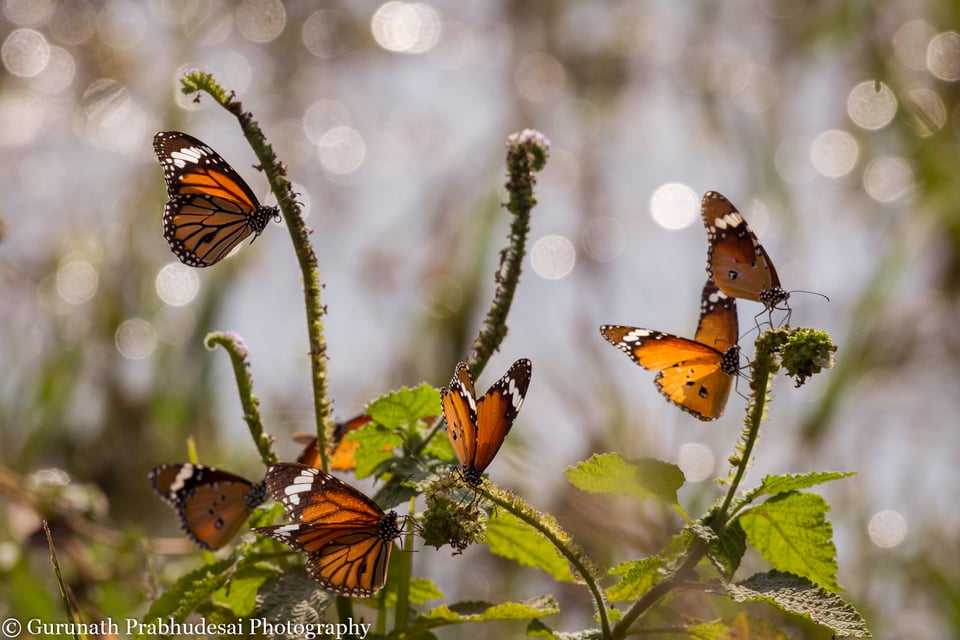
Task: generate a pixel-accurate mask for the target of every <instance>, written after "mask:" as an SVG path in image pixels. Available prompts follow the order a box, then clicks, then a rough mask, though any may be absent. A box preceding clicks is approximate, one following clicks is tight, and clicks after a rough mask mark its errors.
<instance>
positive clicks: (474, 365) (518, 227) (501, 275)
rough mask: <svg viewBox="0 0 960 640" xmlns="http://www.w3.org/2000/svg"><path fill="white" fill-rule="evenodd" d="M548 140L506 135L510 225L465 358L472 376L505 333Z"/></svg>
mask: <svg viewBox="0 0 960 640" xmlns="http://www.w3.org/2000/svg"><path fill="white" fill-rule="evenodd" d="M549 151H550V141H549V140H548V139H547V138H546V137H545V136H544V135H543V134H542V133H540V132H538V131H534V130H532V129H524V130H523V131H521V132H519V133H514V134H513V135H511V136H510V137H508V138H507V171H508V172H509V178H508V179H507V183H506V187H507V192H508V193H509V194H510V200H509V201H508V202H507V204H506V208H507V211H509V212H510V213H511V214H513V222H512V223H511V225H510V236H509V239H510V243H509V245H507V246H506V247H505V248H504V249H502V250H501V251H500V265H499V267H498V268H497V272H496V274H495V280H496V283H497V288H496V291H495V292H494V294H493V301H492V303H491V304H490V310H489V311H487V316H486V318H484V321H483V325H482V326H481V327H480V333H479V335H477V339H476V340H474V342H473V354H472V355H471V356H470V359H469V360H468V361H467V365H468V366H469V367H470V371H471V373H473V375H474V377H475V378H478V377H480V373H481V372H482V371H483V368H484V367H485V366H486V365H487V361H488V360H489V359H490V356H492V355H493V354H494V353H495V352H496V351H497V349H499V348H500V344H501V343H502V342H503V339H504V338H505V337H506V335H507V315H508V314H509V313H510V306H511V305H512V304H513V296H514V293H515V292H516V289H517V284H518V283H519V282H520V266H521V264H522V263H523V256H524V254H525V253H526V244H527V234H528V233H529V232H530V212H531V211H532V210H533V207H534V206H535V205H536V204H537V199H536V197H535V196H534V193H533V187H534V185H535V184H536V183H537V178H536V176H535V175H534V173H536V172H537V171H541V170H542V169H543V167H544V166H545V165H546V161H547V155H548V153H549Z"/></svg>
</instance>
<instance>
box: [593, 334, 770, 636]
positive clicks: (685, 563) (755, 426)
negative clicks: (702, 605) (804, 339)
mask: <svg viewBox="0 0 960 640" xmlns="http://www.w3.org/2000/svg"><path fill="white" fill-rule="evenodd" d="M774 345H775V342H774V340H772V339H766V338H765V336H764V335H761V336H760V337H758V338H757V342H756V352H755V358H754V361H753V363H751V366H750V373H751V383H750V387H751V397H750V404H749V405H748V408H747V415H746V418H745V419H744V429H743V431H742V433H741V440H740V442H739V443H738V445H737V454H736V455H737V456H738V459H737V466H736V472H735V474H734V477H733V480H732V481H731V482H730V486H729V487H728V488H727V495H726V496H725V497H724V500H723V503H722V504H721V506H720V508H719V509H718V510H717V511H716V513H715V514H714V516H713V518H712V522H711V523H710V526H711V528H712V529H713V530H714V531H716V532H717V533H720V532H722V531H723V530H724V529H725V528H726V526H727V524H729V515H728V513H727V511H728V509H729V508H730V505H731V504H732V503H733V499H734V497H735V496H736V494H737V489H738V488H739V487H740V482H741V481H742V480H743V476H744V474H745V473H746V472H747V467H748V466H749V465H750V456H751V455H752V454H753V447H754V445H755V444H756V442H757V438H758V436H759V435H760V423H761V421H762V420H763V410H764V408H765V406H766V401H767V389H768V385H769V383H770V374H771V373H772V372H773V371H774V370H775V368H774V363H773V349H774ZM708 551H709V545H708V544H707V543H706V542H704V541H703V540H701V539H699V538H697V539H696V541H695V542H694V543H693V544H692V545H691V546H690V548H689V549H687V551H686V554H685V556H684V557H683V560H682V561H681V563H680V567H679V568H678V569H677V570H676V571H674V572H673V573H671V574H670V575H669V576H667V577H666V578H664V579H663V580H661V581H660V582H658V583H657V584H656V585H654V586H653V587H652V588H651V589H650V590H649V591H647V592H646V593H645V594H643V596H641V597H640V599H639V600H637V601H636V602H635V603H633V606H631V607H630V609H628V610H627V612H626V613H624V614H623V617H622V618H620V620H619V621H618V622H617V625H616V626H615V627H614V629H613V636H612V637H613V638H617V639H619V638H623V637H625V636H626V635H627V633H628V632H629V629H630V625H632V624H633V623H634V622H635V621H636V620H637V618H639V617H640V616H641V615H643V614H644V613H645V612H647V611H648V610H649V609H651V608H652V607H653V606H654V605H656V604H657V603H658V602H659V601H660V600H661V599H662V598H663V597H664V596H666V595H667V594H668V593H670V591H672V590H673V589H675V588H677V587H678V586H679V585H680V584H681V583H683V582H684V581H685V580H686V579H687V577H688V576H689V573H690V572H691V571H692V570H693V569H694V568H695V567H696V566H697V564H698V563H699V562H700V560H701V559H703V557H704V556H705V555H706V554H707V552H708Z"/></svg>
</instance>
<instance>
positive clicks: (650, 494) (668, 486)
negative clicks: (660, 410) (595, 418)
mask: <svg viewBox="0 0 960 640" xmlns="http://www.w3.org/2000/svg"><path fill="white" fill-rule="evenodd" d="M563 474H564V475H565V476H567V480H569V481H570V483H571V484H572V485H573V486H575V487H577V488H578V489H582V490H583V491H587V492H589V493H608V494H613V495H625V496H632V497H635V498H656V499H658V500H660V501H662V502H666V503H667V504H671V505H672V504H677V490H678V489H679V488H680V487H682V486H683V483H684V477H683V472H682V471H681V470H680V467H678V466H677V465H675V464H670V463H669V462H663V461H661V460H654V459H653V458H644V459H641V460H634V461H627V460H624V459H623V458H622V457H621V456H620V454H618V453H598V454H596V455H594V456H592V457H590V459H589V460H586V461H584V462H580V463H578V464H577V465H575V466H573V467H568V468H567V469H566V470H565V471H564V472H563Z"/></svg>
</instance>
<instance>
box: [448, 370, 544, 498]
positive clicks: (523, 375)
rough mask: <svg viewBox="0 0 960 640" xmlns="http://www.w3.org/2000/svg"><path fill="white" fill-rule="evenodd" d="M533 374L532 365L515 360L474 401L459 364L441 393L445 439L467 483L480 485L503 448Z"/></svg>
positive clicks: (469, 382)
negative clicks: (446, 437)
mask: <svg viewBox="0 0 960 640" xmlns="http://www.w3.org/2000/svg"><path fill="white" fill-rule="evenodd" d="M532 372H533V364H532V363H531V362H530V361H529V360H527V359H526V358H522V359H520V360H517V361H516V362H514V363H513V365H512V366H511V367H510V369H508V370H507V373H505V374H504V375H503V377H501V378H500V379H499V380H497V381H496V382H495V383H494V384H493V385H492V386H491V387H490V388H489V389H488V390H487V392H486V393H485V394H484V395H483V397H482V398H480V399H477V398H476V397H475V392H474V388H473V377H472V376H471V375H470V369H469V368H468V367H467V364H466V363H465V362H461V363H459V364H457V368H456V370H455V371H454V374H453V379H452V380H450V385H449V387H446V388H443V389H441V390H440V401H441V404H442V406H443V415H444V418H445V419H446V422H447V436H448V437H449V438H450V444H451V445H452V446H453V451H454V453H455V454H456V456H457V460H459V461H460V465H461V469H462V471H463V477H464V479H465V480H466V481H467V482H469V483H470V484H472V485H474V486H476V485H479V484H480V481H481V479H482V474H483V471H484V469H486V468H487V466H488V465H489V464H490V463H491V462H492V461H493V458H494V456H496V454H497V451H499V450H500V447H501V446H502V445H503V441H504V439H505V438H506V437H507V434H508V433H509V432H510V428H511V427H512V426H513V421H514V420H516V417H517V414H518V412H519V411H520V406H521V405H522V404H523V399H524V397H525V396H526V393H527V388H528V387H529V385H530V377H531V375H532Z"/></svg>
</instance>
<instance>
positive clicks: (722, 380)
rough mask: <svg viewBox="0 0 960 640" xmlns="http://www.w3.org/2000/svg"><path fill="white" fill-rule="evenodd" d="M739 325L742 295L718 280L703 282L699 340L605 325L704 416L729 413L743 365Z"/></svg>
mask: <svg viewBox="0 0 960 640" xmlns="http://www.w3.org/2000/svg"><path fill="white" fill-rule="evenodd" d="M737 330H738V323H737V307H736V300H734V299H733V298H731V297H730V296H728V295H727V294H725V293H724V292H722V291H720V289H719V288H718V287H717V285H716V284H714V282H713V281H712V280H707V283H706V284H705V285H704V286H703V293H702V295H701V297H700V322H699V324H698V325H697V332H696V333H695V334H694V339H693V340H690V339H688V338H681V337H679V336H675V335H671V334H669V333H661V332H659V331H653V330H652V329H639V328H637V327H624V326H618V325H604V326H602V327H600V333H601V334H603V337H604V338H606V339H607V342H609V343H610V344H612V345H613V346H615V347H616V348H618V349H620V350H621V351H623V352H624V353H625V354H627V355H628V356H630V358H631V359H633V361H634V362H636V363H637V364H638V365H640V366H641V367H643V368H644V369H649V370H651V371H656V372H657V377H656V378H655V379H654V382H655V383H656V385H657V389H659V390H660V393H662V394H663V395H664V396H666V398H667V400H669V401H670V402H672V403H674V404H675V405H677V406H678V407H680V408H681V409H683V410H684V411H686V412H687V413H690V414H693V415H694V416H696V417H697V418H699V419H700V420H716V419H717V418H719V417H720V416H721V415H723V409H724V407H726V404H727V397H728V396H729V395H730V387H731V386H732V384H733V380H734V376H735V375H736V374H737V370H738V367H739V360H740V348H739V347H738V346H737Z"/></svg>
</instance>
